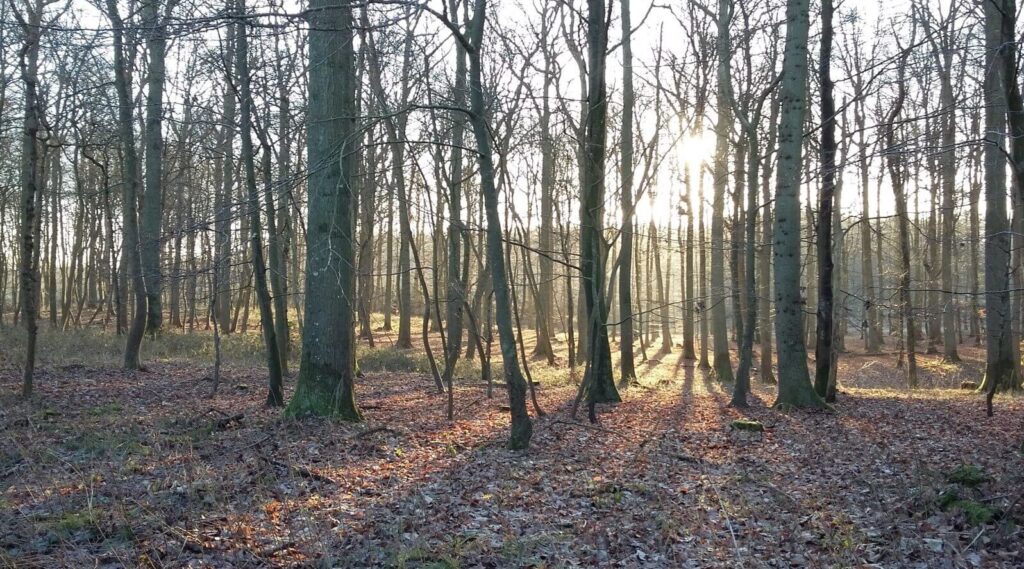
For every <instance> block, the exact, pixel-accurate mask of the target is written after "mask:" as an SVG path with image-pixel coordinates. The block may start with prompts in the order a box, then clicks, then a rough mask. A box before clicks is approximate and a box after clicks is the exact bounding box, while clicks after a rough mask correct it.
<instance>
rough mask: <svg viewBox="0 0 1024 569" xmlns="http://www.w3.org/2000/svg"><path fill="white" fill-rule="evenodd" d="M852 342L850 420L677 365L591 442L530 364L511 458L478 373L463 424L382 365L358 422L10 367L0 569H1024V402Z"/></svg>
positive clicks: (928, 359) (2, 398)
mask: <svg viewBox="0 0 1024 569" xmlns="http://www.w3.org/2000/svg"><path fill="white" fill-rule="evenodd" d="M856 344H857V342H856V341H854V340H851V341H849V342H848V348H849V349H850V353H848V354H844V355H843V357H842V360H841V364H840V376H839V377H840V384H841V394H840V398H839V402H838V403H837V404H836V405H835V407H834V410H833V411H832V412H813V413H812V412H802V411H795V412H788V413H782V412H778V411H775V410H773V409H771V408H770V405H771V403H772V401H773V398H774V387H773V386H771V385H761V384H759V383H757V382H756V381H755V386H754V391H755V393H754V395H755V396H754V397H753V398H752V399H753V406H752V407H751V408H750V409H749V410H746V411H742V412H741V411H739V410H736V409H732V408H729V407H728V406H727V403H728V401H729V394H728V392H727V389H726V388H724V387H723V386H722V385H720V384H718V383H716V382H715V381H714V380H713V379H712V378H710V377H708V376H707V375H706V374H705V373H704V372H703V371H701V370H699V369H697V368H696V367H695V366H694V365H693V362H690V361H684V360H682V359H681V358H680V350H678V348H677V349H676V351H675V352H673V353H671V354H667V355H664V356H663V357H660V358H658V359H657V360H656V361H655V360H653V359H652V360H649V361H647V362H643V363H641V364H640V365H639V368H640V369H639V371H640V373H641V375H642V377H641V382H640V383H641V385H639V386H634V387H632V388H630V389H629V390H627V391H625V392H624V393H623V399H624V401H623V403H621V404H619V405H616V406H606V407H602V408H601V409H600V410H599V411H600V413H599V423H598V424H597V425H590V424H587V423H586V422H585V420H583V421H575V420H573V419H572V418H571V417H570V416H569V408H570V407H571V403H572V398H573V396H574V394H575V386H574V385H573V384H572V382H571V381H555V380H549V379H548V378H549V376H550V377H555V375H556V374H555V373H554V371H552V372H551V373H549V374H547V375H545V368H546V367H547V366H546V364H544V363H541V362H530V364H531V368H532V369H533V371H534V373H535V376H536V377H537V378H539V379H538V381H539V386H538V390H539V393H538V395H539V402H540V406H541V408H542V409H543V411H544V416H543V417H535V423H534V437H533V441H532V443H531V448H530V450H529V451H527V452H512V451H509V450H506V449H505V448H504V447H503V443H504V441H505V438H506V434H507V429H508V418H507V411H505V410H504V409H503V405H505V404H507V401H506V400H505V399H504V397H505V394H504V390H503V389H501V388H500V387H498V388H497V389H495V397H494V398H493V399H488V398H487V397H486V391H485V389H484V385H483V384H482V383H481V382H480V381H479V380H477V379H469V378H467V379H463V380H462V381H460V382H459V383H458V384H457V389H456V393H455V401H456V404H455V416H456V419H455V421H453V422H449V421H447V420H446V419H445V417H444V402H445V396H443V395H439V394H437V393H436V392H435V391H434V388H433V383H432V380H431V379H430V377H429V375H427V374H424V373H422V372H420V371H368V372H367V373H366V374H365V376H364V377H362V378H361V379H360V380H359V383H358V386H357V397H358V400H359V403H360V405H361V407H362V409H363V412H364V414H365V417H366V421H365V422H364V423H362V424H349V423H341V422H335V421H330V420H319V419H305V420H288V419H284V418H282V416H281V412H280V411H279V410H268V409H266V408H264V406H263V401H264V396H265V387H264V385H265V374H264V373H262V372H261V371H260V369H259V364H258V363H256V362H254V363H252V364H251V365H231V366H229V367H228V368H227V369H226V370H225V379H224V383H223V384H222V386H221V389H220V392H219V393H218V394H217V395H216V396H211V393H210V391H211V389H210V387H211V385H210V381H209V377H208V374H209V368H208V366H206V365H205V363H204V364H203V365H199V364H196V363H188V362H185V361H175V360H165V361H160V362H155V363H152V364H150V366H149V369H148V371H146V372H125V371H122V370H120V369H117V367H116V365H114V364H113V363H111V364H110V365H92V364H81V363H74V362H70V363H69V362H65V363H63V364H61V365H56V364H49V365H47V364H44V365H43V366H42V369H41V370H40V373H39V376H38V378H37V382H36V385H37V395H36V396H35V397H34V398H33V399H32V400H30V401H23V400H21V399H20V398H19V397H18V396H17V392H18V388H19V385H20V376H19V374H18V370H17V367H16V365H15V363H14V362H8V363H6V364H2V365H3V367H0V437H2V439H0V440H2V444H0V564H2V565H4V566H11V567H266V566H280V567H291V566H315V567H376V566H385V567H449V568H454V567H578V566H611V567H730V568H731V567H748V568H755V567H886V568H888V567H911V568H913V567H921V568H942V567H1024V538H1022V535H1021V530H1020V529H1019V525H1020V524H1021V523H1022V522H1024V504H1022V491H1024V458H1022V456H1024V455H1022V451H1024V449H1022V447H1021V445H1022V442H1024V399H1021V398H1019V397H1011V396H1000V397H998V398H997V399H996V415H995V416H994V417H992V418H988V417H986V416H985V412H984V403H983V400H982V399H981V398H980V397H979V396H978V395H976V394H974V393H972V392H970V391H964V390H960V389H959V387H960V383H961V381H964V380H974V381H976V380H977V379H978V377H979V369H980V364H981V358H982V357H983V354H982V353H981V352H979V351H978V350H976V349H973V348H968V347H964V348H963V351H962V354H963V355H964V356H965V362H964V363H963V364H961V365H950V364H945V363H942V362H941V361H940V360H939V359H938V358H937V357H934V356H929V355H925V354H921V355H920V358H919V359H920V365H921V368H922V379H921V385H922V388H921V389H919V390H916V391H914V392H910V391H908V390H907V389H905V387H904V381H903V379H902V377H903V375H902V372H901V371H900V370H898V369H896V368H895V356H894V355H893V354H886V355H883V356H873V357H868V356H864V355H861V354H859V353H858V352H859V350H860V348H859V346H858V345H856ZM527 345H529V343H528V344H527ZM651 355H652V356H653V353H652V354H651ZM497 377H498V378H499V379H500V377H501V376H500V374H499V375H498V376H497ZM292 386H293V385H292V383H291V382H289V383H288V385H287V389H288V390H289V391H290V389H291V387H292ZM531 411H532V410H531ZM738 418H750V419H755V420H758V421H760V422H761V423H762V425H763V427H764V431H763V433H757V432H746V431H737V430H733V429H731V428H730V423H731V421H733V420H735V419H738ZM581 419H582V417H581Z"/></svg>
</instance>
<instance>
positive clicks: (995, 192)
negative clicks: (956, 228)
mask: <svg viewBox="0 0 1024 569" xmlns="http://www.w3.org/2000/svg"><path fill="white" fill-rule="evenodd" d="M1008 9H1012V6H1011V5H1010V4H1009V1H1008V0H991V1H988V2H984V3H983V12H984V16H985V78H984V96H985V111H984V113H985V133H984V135H985V145H984V161H985V328H986V344H987V345H986V348H987V349H986V356H985V359H986V361H985V378H984V381H983V382H982V388H983V389H986V390H987V391H988V392H989V400H988V403H989V407H988V411H989V415H991V414H992V399H991V394H992V393H994V392H996V391H1002V390H1010V389H1017V388H1019V385H1020V375H1019V363H1018V362H1017V361H1016V353H1017V348H1016V343H1017V333H1016V331H1015V330H1014V326H1013V314H1012V311H1011V309H1010V293H1009V288H1010V275H1009V267H1010V245H1011V239H1010V225H1009V221H1008V219H1007V214H1006V152H1007V149H1006V122H1007V110H1008V102H1007V92H1008V89H1007V81H1008V80H1010V79H1011V78H1010V77H1007V69H1008V67H1009V65H1008V64H1007V61H1006V59H1007V58H1008V57H1009V56H1010V53H1009V48H1010V45H1011V44H1012V43H1013V41H1014V38H1013V37H1012V36H1007V34H1006V29H1005V28H1004V21H1003V18H1004V17H1007V14H1008V13H1007V12H1006V10H1008Z"/></svg>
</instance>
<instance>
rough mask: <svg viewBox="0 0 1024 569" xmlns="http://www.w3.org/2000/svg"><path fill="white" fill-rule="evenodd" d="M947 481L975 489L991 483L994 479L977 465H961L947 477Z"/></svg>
mask: <svg viewBox="0 0 1024 569" xmlns="http://www.w3.org/2000/svg"><path fill="white" fill-rule="evenodd" d="M946 480H947V481H949V482H950V483H953V484H960V485H961V486H966V487H968V488H975V487H977V486H980V485H982V484H984V483H985V482H989V481H991V480H992V478H991V477H990V476H989V475H987V474H985V472H984V471H983V470H982V469H981V468H980V467H978V466H977V465H974V464H961V465H960V466H958V467H956V468H955V469H954V470H953V471H952V472H950V473H949V474H948V475H947V476H946Z"/></svg>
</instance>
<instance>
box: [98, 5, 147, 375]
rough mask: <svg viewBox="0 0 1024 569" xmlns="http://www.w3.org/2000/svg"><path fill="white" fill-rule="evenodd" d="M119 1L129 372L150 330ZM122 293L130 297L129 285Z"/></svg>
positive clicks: (113, 12) (117, 82) (116, 26)
mask: <svg viewBox="0 0 1024 569" xmlns="http://www.w3.org/2000/svg"><path fill="white" fill-rule="evenodd" d="M117 10H118V8H117V2H116V0H107V12H108V17H109V18H110V22H111V27H112V30H113V37H114V86H115V88H116V90H117V99H118V136H119V138H120V139H121V140H120V142H121V146H122V152H123V153H124V161H123V163H122V179H123V182H122V184H121V186H122V188H123V195H122V200H121V201H122V207H123V208H124V211H123V218H124V219H123V220H122V229H121V231H122V235H123V237H122V243H121V249H122V254H123V257H124V261H123V263H122V266H123V269H122V271H123V274H126V275H129V276H130V279H131V283H132V287H133V288H134V289H135V290H134V294H135V314H134V316H133V318H132V323H131V327H130V328H129V329H128V336H127V341H126V343H125V348H124V367H125V369H141V368H142V364H141V360H140V358H139V349H140V347H141V346H142V336H143V333H144V332H145V327H146V302H147V297H146V281H145V279H144V278H143V274H142V260H141V258H140V253H139V244H140V243H139V219H138V194H139V158H138V153H137V152H136V150H135V133H134V128H133V126H132V121H133V119H132V98H131V77H130V75H129V74H130V71H129V67H128V65H129V62H128V61H127V60H126V59H125V46H124V23H123V21H122V20H121V16H120V14H119V13H118V11H117ZM121 290H124V291H125V292H126V293H127V290H128V288H127V282H125V283H122V288H121Z"/></svg>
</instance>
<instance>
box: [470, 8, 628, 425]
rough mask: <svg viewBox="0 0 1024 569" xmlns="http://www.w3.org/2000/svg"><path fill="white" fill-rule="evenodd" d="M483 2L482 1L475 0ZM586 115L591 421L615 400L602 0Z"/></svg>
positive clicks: (590, 24)
mask: <svg viewBox="0 0 1024 569" xmlns="http://www.w3.org/2000/svg"><path fill="white" fill-rule="evenodd" d="M478 1H482V0H478ZM587 7H588V12H587V14H588V16H587V38H588V42H587V43H588V45H587V52H588V61H589V69H590V73H589V75H588V76H587V79H588V87H587V113H586V115H587V120H586V133H585V137H584V140H585V143H584V150H585V151H584V168H583V173H584V184H583V186H582V187H581V188H580V191H581V193H582V195H581V199H580V261H581V264H582V269H583V283H582V287H583V298H584V301H585V306H586V315H587V321H588V322H587V324H586V327H587V329H588V334H587V340H588V343H589V345H588V350H587V354H588V356H589V365H588V366H587V370H586V372H585V373H584V377H583V383H584V386H585V387H586V390H587V401H588V403H589V408H590V419H591V421H594V420H596V416H595V414H594V413H595V411H594V405H595V404H597V403H612V402H618V401H620V400H621V399H620V398H619V392H618V390H616V388H615V381H614V380H613V378H612V360H611V347H610V345H609V343H608V328H607V327H606V324H607V322H608V308H607V306H606V305H605V298H604V290H605V286H604V278H605V271H604V260H605V259H604V250H603V249H604V247H603V243H604V237H603V236H602V234H601V231H602V217H603V212H604V190H605V167H604V166H605V150H606V148H605V146H606V138H607V116H608V100H607V92H606V85H605V71H606V67H605V60H606V58H607V46H608V28H607V25H606V22H605V7H604V3H603V2H602V1H601V0H588V2H587Z"/></svg>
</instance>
